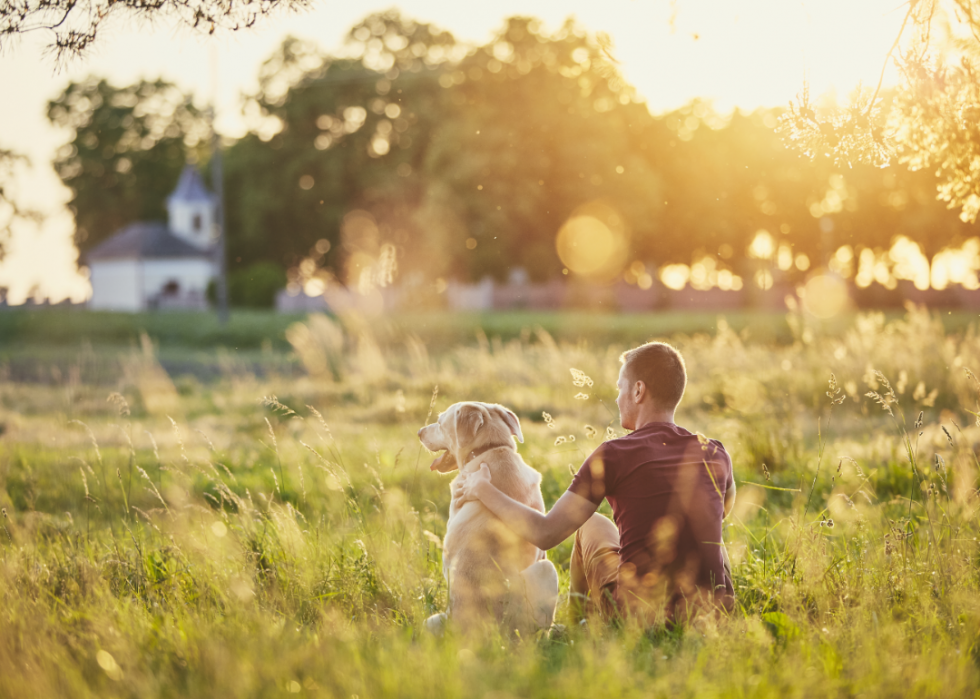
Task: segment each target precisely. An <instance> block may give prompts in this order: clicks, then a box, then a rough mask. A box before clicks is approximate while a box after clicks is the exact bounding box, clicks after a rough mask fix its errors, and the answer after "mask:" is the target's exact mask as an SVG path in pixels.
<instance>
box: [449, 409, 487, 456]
mask: <svg viewBox="0 0 980 699" xmlns="http://www.w3.org/2000/svg"><path fill="white" fill-rule="evenodd" d="M489 417H490V413H489V412H487V409H486V408H484V407H483V406H482V405H478V404H476V403H464V404H463V405H461V406H460V407H459V411H458V412H457V413H456V443H457V445H458V446H460V447H461V446H463V445H464V444H469V443H470V442H472V441H473V440H474V438H475V437H476V433H477V432H479V430H480V428H481V427H483V426H484V425H485V424H486V423H487V420H488V418H489Z"/></svg>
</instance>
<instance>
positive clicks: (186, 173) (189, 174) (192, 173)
mask: <svg viewBox="0 0 980 699" xmlns="http://www.w3.org/2000/svg"><path fill="white" fill-rule="evenodd" d="M174 199H179V200H181V201H206V202H210V201H211V192H209V191H208V189H207V187H205V186H204V180H203V179H201V173H199V172H198V171H197V168H196V167H194V166H193V165H190V164H187V165H185V166H184V170H183V172H181V173H180V179H179V180H177V186H176V187H175V188H174V191H173V192H172V193H171V194H170V197H169V198H168V201H173V200H174Z"/></svg>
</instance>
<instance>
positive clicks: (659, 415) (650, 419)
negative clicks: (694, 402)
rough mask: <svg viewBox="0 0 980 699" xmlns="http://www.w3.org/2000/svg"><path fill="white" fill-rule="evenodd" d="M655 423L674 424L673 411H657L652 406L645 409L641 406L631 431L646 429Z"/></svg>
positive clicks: (644, 406)
mask: <svg viewBox="0 0 980 699" xmlns="http://www.w3.org/2000/svg"><path fill="white" fill-rule="evenodd" d="M655 422H668V423H670V424H674V411H673V410H670V411H663V410H657V409H655V408H653V407H652V406H650V407H647V406H646V405H644V404H641V405H640V410H639V412H637V415H636V420H635V422H634V425H633V429H634V430H638V429H640V428H641V427H646V426H647V425H650V424H653V423H655Z"/></svg>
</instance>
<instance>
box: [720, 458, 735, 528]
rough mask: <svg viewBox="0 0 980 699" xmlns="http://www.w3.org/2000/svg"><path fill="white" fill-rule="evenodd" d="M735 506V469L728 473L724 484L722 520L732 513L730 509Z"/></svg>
mask: <svg viewBox="0 0 980 699" xmlns="http://www.w3.org/2000/svg"><path fill="white" fill-rule="evenodd" d="M734 506H735V469H734V468H733V469H732V470H731V471H729V473H728V483H726V484H725V504H724V508H725V514H724V515H722V519H724V518H725V517H727V516H728V515H730V514H731V513H732V508H733V507H734Z"/></svg>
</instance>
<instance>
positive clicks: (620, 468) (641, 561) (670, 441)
mask: <svg viewBox="0 0 980 699" xmlns="http://www.w3.org/2000/svg"><path fill="white" fill-rule="evenodd" d="M731 473H732V466H731V460H730V458H729V456H728V454H727V452H726V451H725V448H724V447H723V446H722V445H721V443H720V442H718V441H715V440H706V439H704V438H703V437H699V436H698V435H694V434H692V433H690V432H688V431H687V430H685V429H684V428H682V427H678V426H677V425H675V424H673V423H669V422H655V423H649V424H647V425H644V426H643V427H641V428H640V429H638V430H636V431H635V432H633V433H631V434H628V435H626V436H625V437H621V438H619V439H615V440H611V441H609V442H605V443H604V444H602V445H601V446H600V447H599V448H598V449H596V450H595V452H593V454H592V455H591V456H590V457H589V458H588V459H587V460H586V462H585V463H584V464H583V465H582V468H581V469H579V472H578V474H576V476H575V478H574V480H573V481H572V484H571V485H570V486H569V490H570V491H572V492H574V493H576V494H578V495H580V496H582V497H584V498H586V499H588V500H590V501H591V502H593V503H595V504H596V505H598V504H599V503H601V502H602V499H603V498H606V499H608V500H609V504H610V505H611V506H612V510H613V516H614V519H615V522H616V527H617V529H618V530H619V535H620V542H619V543H620V548H619V556H620V565H619V572H618V578H617V585H616V591H615V593H614V597H615V599H616V600H617V602H620V603H622V602H624V601H628V599H630V598H637V597H639V598H641V599H643V600H644V601H645V602H647V601H655V600H662V601H663V602H664V603H668V602H669V603H670V607H671V608H673V607H675V606H676V605H677V604H678V603H679V602H680V601H681V600H683V599H688V600H690V599H692V598H693V597H694V596H696V595H697V594H698V593H699V592H700V593H702V594H703V593H708V592H711V593H713V594H714V595H715V596H716V601H719V602H721V603H722V604H724V605H726V606H727V605H728V604H729V603H730V601H731V599H732V598H733V594H734V592H733V588H732V582H731V579H730V577H729V575H728V573H727V571H726V570H725V566H724V557H723V550H722V546H723V544H722V534H721V522H722V518H723V516H724V498H725V492H726V486H727V484H728V483H729V482H730V479H731ZM718 598H720V599H718ZM669 613H670V612H669V611H668V614H669Z"/></svg>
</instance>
